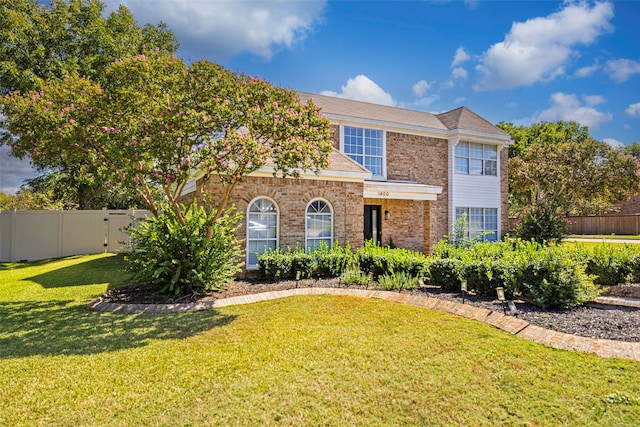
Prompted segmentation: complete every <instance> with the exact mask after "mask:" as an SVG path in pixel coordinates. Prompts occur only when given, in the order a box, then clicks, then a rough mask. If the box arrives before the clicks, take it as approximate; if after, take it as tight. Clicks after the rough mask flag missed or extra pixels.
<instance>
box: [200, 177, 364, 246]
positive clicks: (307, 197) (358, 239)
mask: <svg viewBox="0 0 640 427" xmlns="http://www.w3.org/2000/svg"><path fill="white" fill-rule="evenodd" d="M362 187H363V185H362V183H361V182H341V181H322V180H313V179H293V178H272V177H249V178H248V179H247V180H246V182H244V183H241V184H239V185H238V186H237V187H236V190H235V192H234V196H233V199H232V200H231V203H232V204H234V205H235V206H236V208H237V209H238V210H239V211H240V212H242V213H243V214H245V215H246V212H247V208H248V206H249V203H251V201H252V200H254V199H256V198H258V197H268V198H270V199H272V200H273V201H274V202H275V203H276V204H277V206H278V209H279V220H280V228H279V236H278V238H279V244H280V247H282V248H286V247H288V246H289V247H292V248H293V247H295V245H296V243H298V242H299V243H300V244H301V245H304V242H305V214H306V209H307V205H308V204H309V202H311V201H312V200H314V199H317V198H320V199H324V200H326V201H327V202H329V204H330V205H331V207H332V209H333V221H334V231H333V233H334V240H338V241H339V242H340V243H341V244H344V243H346V242H350V243H351V245H352V246H355V247H360V246H362V245H363V244H364V241H363V234H362V230H363V229H364V219H363V214H362V213H363V211H364V202H363V198H362V191H363V188H362ZM205 191H206V192H207V193H208V194H210V195H211V196H212V201H213V202H216V201H218V200H219V199H220V192H219V190H218V189H217V188H216V187H215V183H210V184H209V187H207V188H206V189H205ZM238 237H239V238H241V239H245V238H246V224H245V223H243V224H242V226H241V228H240V230H239V236H238Z"/></svg>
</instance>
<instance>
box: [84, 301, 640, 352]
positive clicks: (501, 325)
mask: <svg viewBox="0 0 640 427" xmlns="http://www.w3.org/2000/svg"><path fill="white" fill-rule="evenodd" d="M296 295H348V296H355V297H363V298H378V299H382V300H386V301H393V302H398V303H401V304H409V305H415V306H418V307H424V308H427V309H430V310H438V311H443V312H447V313H451V314H456V315H458V316H462V317H466V318H468V319H473V320H477V321H480V322H484V323H488V324H490V325H492V326H495V327H496V328H498V329H502V330H503V331H506V332H509V333H510V334H513V335H516V336H519V337H522V338H524V339H527V340H529V341H533V342H537V343H540V344H544V345H546V346H548V347H552V348H557V349H562V350H569V351H581V352H586V353H595V354H597V355H598V356H600V357H607V358H608V357H619V358H622V359H631V360H637V361H640V342H626V341H616V340H608V339H601V338H588V337H581V336H576V335H571V334H567V333H564V332H557V331H552V330H549V329H545V328H542V327H540V326H537V325H533V324H531V323H529V322H527V321H525V320H522V319H518V318H517V317H513V316H507V315H505V314H502V313H500V312H497V311H493V310H487V309H485V308H479V307H474V306H472V305H468V304H461V303H458V302H453V301H447V300H443V299H438V298H432V297H427V296H421V295H411V294H400V293H397V292H391V291H379V290H363V289H345V288H296V289H287V290H283V291H271V292H264V293H260V294H250V295H241V296H237V297H231V298H224V299H218V300H214V301H208V302H196V303H182V304H121V303H110V302H106V301H103V300H102V298H100V297H98V298H95V299H93V300H91V301H90V302H89V303H88V306H89V308H91V309H93V310H97V311H112V312H119V313H177V312H184V311H193V310H210V309H214V308H220V307H227V306H231V305H241V304H253V303H256V302H262V301H268V300H273V299H278V298H286V297H291V296H296Z"/></svg>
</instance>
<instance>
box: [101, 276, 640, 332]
mask: <svg viewBox="0 0 640 427" xmlns="http://www.w3.org/2000/svg"><path fill="white" fill-rule="evenodd" d="M296 287H297V288H302V287H344V285H341V284H340V282H339V280H338V279H305V280H299V281H279V282H271V283H269V282H264V281H259V280H237V281H235V282H233V283H230V284H228V285H226V287H225V288H224V289H222V290H219V291H214V292H210V293H208V294H206V295H186V296H175V297H169V298H167V296H166V295H159V294H154V293H153V291H152V289H151V288H149V287H147V286H142V285H131V286H125V287H121V288H117V289H112V290H110V291H109V292H107V293H106V294H105V295H103V297H102V299H103V300H104V301H107V302H119V303H130V304H163V303H168V302H172V303H187V302H197V301H212V300H216V299H222V298H229V297H233V296H239V295H248V294H255V293H261V292H268V291H277V290H285V289H292V288H296ZM404 292H406V291H404ZM411 293H414V294H418V295H428V296H430V297H433V298H441V299H445V300H449V301H456V302H462V297H461V294H459V293H452V292H447V291H443V290H442V289H440V288H439V287H431V286H429V287H423V288H420V289H418V290H414V291H411ZM465 303H467V304H471V305H474V306H477V307H482V308H486V309H489V310H495V311H502V310H503V308H502V305H501V303H500V302H499V301H497V300H494V299H492V298H488V297H482V296H476V295H467V296H466V297H465ZM516 307H517V309H518V312H519V314H518V317H519V318H521V319H524V320H526V321H528V322H530V323H532V324H535V325H538V326H541V327H543V328H547V329H552V330H554V331H559V332H565V333H569V334H574V335H580V336H584V337H592V338H605V339H612V340H621V341H633V342H640V310H639V309H635V308H625V307H612V306H606V307H604V306H587V307H579V308H574V309H571V310H549V309H547V310H543V309H541V308H538V307H535V306H532V305H530V304H526V303H524V302H522V301H516Z"/></svg>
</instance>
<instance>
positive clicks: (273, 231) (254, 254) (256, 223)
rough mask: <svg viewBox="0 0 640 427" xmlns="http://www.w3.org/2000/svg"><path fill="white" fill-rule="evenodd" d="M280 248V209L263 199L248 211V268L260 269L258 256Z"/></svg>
mask: <svg viewBox="0 0 640 427" xmlns="http://www.w3.org/2000/svg"><path fill="white" fill-rule="evenodd" d="M277 246H278V207H277V206H276V204H275V203H274V202H272V201H271V200H269V199H267V198H266V197H261V198H258V199H255V200H253V201H252V202H251V203H250V204H249V207H248V209H247V268H256V267H258V256H259V255H261V254H262V253H264V252H265V251H266V250H268V249H275V248H276V247H277Z"/></svg>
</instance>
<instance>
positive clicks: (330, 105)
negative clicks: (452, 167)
mask: <svg viewBox="0 0 640 427" xmlns="http://www.w3.org/2000/svg"><path fill="white" fill-rule="evenodd" d="M298 94H299V96H300V99H301V100H302V101H303V102H306V101H307V99H309V98H311V99H313V102H314V103H315V104H316V105H317V106H319V107H320V108H321V109H322V112H323V113H324V114H326V115H327V116H329V117H330V118H333V117H345V118H349V117H350V118H360V119H366V120H375V121H383V122H388V123H395V124H398V125H408V126H416V127H421V128H426V129H432V130H440V131H443V132H446V131H450V130H454V129H464V130H466V131H473V132H481V133H489V134H497V135H500V136H505V137H508V136H509V135H508V134H507V133H506V132H504V131H503V130H502V129H500V128H498V127H496V126H494V125H493V124H491V123H490V122H489V121H487V120H485V119H483V118H482V117H480V116H479V115H477V114H476V113H474V112H473V111H471V110H469V109H468V108H467V107H460V108H456V109H455V110H451V111H448V112H446V113H442V114H431V113H425V112H423V111H416V110H409V109H406V108H399V107H390V106H388V105H379V104H372V103H369V102H362V101H354V100H351V99H344V98H338V97H335V96H326V95H316V94H311V93H307V92H298Z"/></svg>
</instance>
